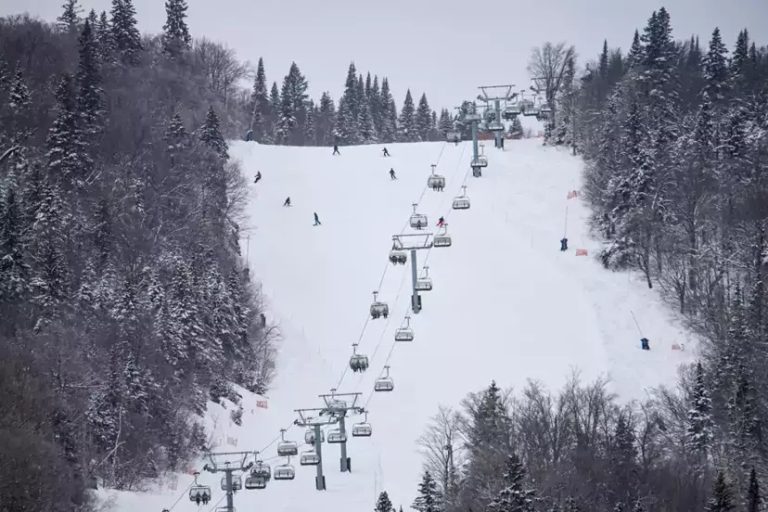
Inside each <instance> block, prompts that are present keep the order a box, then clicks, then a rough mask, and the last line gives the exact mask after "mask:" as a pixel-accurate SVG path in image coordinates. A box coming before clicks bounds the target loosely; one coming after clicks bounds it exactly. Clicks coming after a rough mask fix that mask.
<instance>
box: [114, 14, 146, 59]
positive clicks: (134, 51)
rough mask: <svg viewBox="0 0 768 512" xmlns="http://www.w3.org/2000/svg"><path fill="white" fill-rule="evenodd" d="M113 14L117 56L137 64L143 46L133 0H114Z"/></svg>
mask: <svg viewBox="0 0 768 512" xmlns="http://www.w3.org/2000/svg"><path fill="white" fill-rule="evenodd" d="M111 16H112V20H111V23H110V28H111V31H112V37H111V40H112V43H113V45H114V47H113V48H114V50H115V52H116V53H117V56H118V57H119V58H120V60H121V61H122V62H123V63H125V64H136V63H137V62H138V60H139V57H140V54H141V51H142V49H143V48H142V45H141V34H140V33H139V29H137V28H136V9H135V8H134V7H133V0H112V11H111Z"/></svg>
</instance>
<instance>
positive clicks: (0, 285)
mask: <svg viewBox="0 0 768 512" xmlns="http://www.w3.org/2000/svg"><path fill="white" fill-rule="evenodd" d="M2 199H3V201H2V202H1V203H0V311H6V313H7V310H6V309H5V307H4V306H5V305H11V306H13V305H16V304H18V303H20V301H21V299H22V298H23V297H24V296H25V295H26V294H27V292H28V289H29V264H28V263H27V262H26V258H25V254H24V252H25V251H24V246H25V244H24V240H23V237H22V229H23V225H22V221H23V218H22V212H21V210H20V208H19V204H18V202H17V197H16V190H15V188H14V187H13V186H11V187H8V189H7V190H6V191H5V196H4V197H3V198H2ZM3 317H4V318H6V319H8V321H9V322H11V321H12V320H13V317H12V316H11V315H10V314H7V316H6V315H3ZM8 327H9V328H11V327H12V324H9V325H8Z"/></svg>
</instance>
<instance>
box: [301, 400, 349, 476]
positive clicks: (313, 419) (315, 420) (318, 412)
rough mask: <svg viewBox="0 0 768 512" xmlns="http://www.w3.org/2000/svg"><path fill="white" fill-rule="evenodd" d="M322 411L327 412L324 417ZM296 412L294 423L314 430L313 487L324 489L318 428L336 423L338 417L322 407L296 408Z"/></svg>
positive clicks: (320, 441) (319, 431)
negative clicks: (314, 467)
mask: <svg viewBox="0 0 768 512" xmlns="http://www.w3.org/2000/svg"><path fill="white" fill-rule="evenodd" d="M324 413H327V416H326V417H325V418H323V417H322V415H323V414H324ZM296 414H298V415H299V418H298V419H297V420H296V421H294V423H295V424H296V425H298V426H300V427H307V428H311V429H312V430H313V432H314V436H315V442H314V450H315V453H316V454H317V464H316V467H317V476H315V489H317V490H318V491H324V490H325V475H323V434H322V431H321V430H320V428H321V427H325V426H327V425H333V424H334V423H338V421H339V419H338V417H337V416H336V415H335V414H333V413H329V411H328V409H327V408H324V407H315V408H311V409H296Z"/></svg>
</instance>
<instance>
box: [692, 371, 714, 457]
mask: <svg viewBox="0 0 768 512" xmlns="http://www.w3.org/2000/svg"><path fill="white" fill-rule="evenodd" d="M711 411H712V401H711V400H710V398H709V392H708V391H707V386H706V383H705V381H704V368H703V366H702V365H701V362H699V363H697V364H696V373H695V375H694V382H693V390H692V395H691V408H690V409H689V411H688V439H689V442H690V443H691V446H692V447H693V448H694V449H695V450H696V451H697V452H698V453H699V454H701V455H702V456H706V454H707V452H708V450H709V446H710V443H711V441H712V414H711Z"/></svg>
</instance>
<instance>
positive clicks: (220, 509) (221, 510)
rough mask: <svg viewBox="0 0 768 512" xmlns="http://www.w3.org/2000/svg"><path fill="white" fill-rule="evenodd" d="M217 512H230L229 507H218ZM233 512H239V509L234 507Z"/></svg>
mask: <svg viewBox="0 0 768 512" xmlns="http://www.w3.org/2000/svg"><path fill="white" fill-rule="evenodd" d="M215 512H230V510H229V507H216V511H215ZM231 512H237V509H236V508H235V507H232V511H231Z"/></svg>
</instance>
